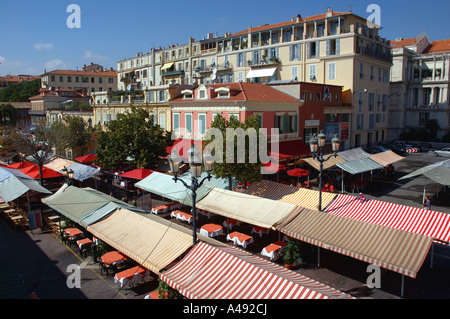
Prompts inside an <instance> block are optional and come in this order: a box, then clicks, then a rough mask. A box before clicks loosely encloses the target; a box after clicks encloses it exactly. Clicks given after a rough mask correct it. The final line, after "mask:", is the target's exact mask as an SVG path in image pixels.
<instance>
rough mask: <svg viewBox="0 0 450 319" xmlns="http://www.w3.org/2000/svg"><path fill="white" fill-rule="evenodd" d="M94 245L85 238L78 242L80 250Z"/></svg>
mask: <svg viewBox="0 0 450 319" xmlns="http://www.w3.org/2000/svg"><path fill="white" fill-rule="evenodd" d="M91 244H92V240H90V239H89V238H83V239H80V240H78V241H77V245H78V247H79V248H80V249H83V246H84V245H91Z"/></svg>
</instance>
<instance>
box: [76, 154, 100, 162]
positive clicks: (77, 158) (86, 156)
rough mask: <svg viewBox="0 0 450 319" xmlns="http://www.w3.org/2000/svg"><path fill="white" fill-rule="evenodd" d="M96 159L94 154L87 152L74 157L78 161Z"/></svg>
mask: <svg viewBox="0 0 450 319" xmlns="http://www.w3.org/2000/svg"><path fill="white" fill-rule="evenodd" d="M95 159H96V157H95V154H87V155H83V156H80V157H75V160H76V161H78V162H80V163H90V162H93V161H94V160H95Z"/></svg>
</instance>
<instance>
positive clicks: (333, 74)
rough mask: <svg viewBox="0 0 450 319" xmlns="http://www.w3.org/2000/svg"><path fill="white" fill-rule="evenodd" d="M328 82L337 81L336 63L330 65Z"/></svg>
mask: <svg viewBox="0 0 450 319" xmlns="http://www.w3.org/2000/svg"><path fill="white" fill-rule="evenodd" d="M328 80H336V63H335V62H332V63H328Z"/></svg>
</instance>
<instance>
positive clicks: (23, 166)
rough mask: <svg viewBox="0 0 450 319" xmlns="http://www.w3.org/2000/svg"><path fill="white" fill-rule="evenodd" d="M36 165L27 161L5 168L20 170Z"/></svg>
mask: <svg viewBox="0 0 450 319" xmlns="http://www.w3.org/2000/svg"><path fill="white" fill-rule="evenodd" d="M34 165H36V164H34V163H32V162H29V161H21V162H17V163H14V164H11V165H8V166H6V168H14V169H22V168H27V167H30V166H34Z"/></svg>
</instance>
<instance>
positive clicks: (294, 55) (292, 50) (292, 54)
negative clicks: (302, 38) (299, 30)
mask: <svg viewBox="0 0 450 319" xmlns="http://www.w3.org/2000/svg"><path fill="white" fill-rule="evenodd" d="M300 46H301V44H292V45H290V46H289V61H299V60H300V57H301V53H300V52H301V50H300Z"/></svg>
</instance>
